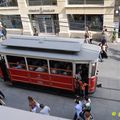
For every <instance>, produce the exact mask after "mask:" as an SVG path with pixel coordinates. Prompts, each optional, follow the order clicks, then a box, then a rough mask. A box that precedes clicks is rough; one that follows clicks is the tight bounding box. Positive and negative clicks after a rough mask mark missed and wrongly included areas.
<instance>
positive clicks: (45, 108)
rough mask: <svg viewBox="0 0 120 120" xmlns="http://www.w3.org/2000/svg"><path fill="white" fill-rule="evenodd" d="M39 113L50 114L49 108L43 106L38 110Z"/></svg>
mask: <svg viewBox="0 0 120 120" xmlns="http://www.w3.org/2000/svg"><path fill="white" fill-rule="evenodd" d="M40 113H41V114H45V115H50V108H49V107H48V106H44V108H43V109H41V110H40Z"/></svg>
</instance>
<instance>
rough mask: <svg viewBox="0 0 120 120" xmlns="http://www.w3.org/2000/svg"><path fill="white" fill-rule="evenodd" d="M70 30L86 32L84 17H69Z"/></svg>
mask: <svg viewBox="0 0 120 120" xmlns="http://www.w3.org/2000/svg"><path fill="white" fill-rule="evenodd" d="M68 21H69V29H70V30H84V28H85V22H84V15H68Z"/></svg>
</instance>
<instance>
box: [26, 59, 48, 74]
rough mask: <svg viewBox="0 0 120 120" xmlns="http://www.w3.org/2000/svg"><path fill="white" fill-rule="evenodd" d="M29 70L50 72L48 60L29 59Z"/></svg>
mask: <svg viewBox="0 0 120 120" xmlns="http://www.w3.org/2000/svg"><path fill="white" fill-rule="evenodd" d="M27 63H28V69H29V70H30V71H35V72H48V65H47V60H44V59H35V58H27Z"/></svg>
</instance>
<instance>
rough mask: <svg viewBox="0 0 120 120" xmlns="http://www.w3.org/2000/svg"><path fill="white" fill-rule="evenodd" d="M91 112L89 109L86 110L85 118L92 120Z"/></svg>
mask: <svg viewBox="0 0 120 120" xmlns="http://www.w3.org/2000/svg"><path fill="white" fill-rule="evenodd" d="M90 115H91V114H90V112H89V111H86V112H85V114H84V117H85V120H90V119H91V118H90Z"/></svg>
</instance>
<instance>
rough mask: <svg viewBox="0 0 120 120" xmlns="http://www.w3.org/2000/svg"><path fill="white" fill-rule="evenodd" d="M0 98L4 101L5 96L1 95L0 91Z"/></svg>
mask: <svg viewBox="0 0 120 120" xmlns="http://www.w3.org/2000/svg"><path fill="white" fill-rule="evenodd" d="M0 98H2V99H4V98H5V95H4V94H3V93H2V91H1V90H0Z"/></svg>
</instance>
